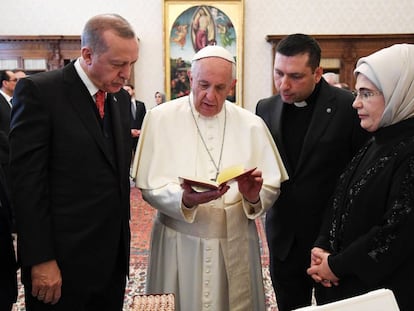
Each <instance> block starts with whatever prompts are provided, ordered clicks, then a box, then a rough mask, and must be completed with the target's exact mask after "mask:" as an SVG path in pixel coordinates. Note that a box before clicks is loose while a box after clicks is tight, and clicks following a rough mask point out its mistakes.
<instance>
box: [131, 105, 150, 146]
mask: <svg viewBox="0 0 414 311" xmlns="http://www.w3.org/2000/svg"><path fill="white" fill-rule="evenodd" d="M135 103H136V108H137V109H136V111H135V116H133V115H132V110H131V129H138V130H140V129H141V127H142V122H143V121H144V117H145V114H146V113H147V109H146V108H145V104H144V103H143V102H141V101H139V100H135ZM137 143H138V137H137V138H133V139H132V150H133V151H135V149H136V147H137Z"/></svg>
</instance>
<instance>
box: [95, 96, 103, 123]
mask: <svg viewBox="0 0 414 311" xmlns="http://www.w3.org/2000/svg"><path fill="white" fill-rule="evenodd" d="M95 100H96V107H98V111H99V115H100V116H101V118H103V117H104V107H105V92H104V91H102V90H98V92H96V97H95Z"/></svg>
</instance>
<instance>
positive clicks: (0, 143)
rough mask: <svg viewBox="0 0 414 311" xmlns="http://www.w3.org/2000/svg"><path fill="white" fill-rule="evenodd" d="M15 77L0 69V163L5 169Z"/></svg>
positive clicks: (7, 163)
mask: <svg viewBox="0 0 414 311" xmlns="http://www.w3.org/2000/svg"><path fill="white" fill-rule="evenodd" d="M16 82H17V78H16V77H15V76H14V73H13V71H11V70H2V71H0V163H1V165H2V166H3V168H4V169H5V170H6V171H7V167H8V166H9V142H8V135H9V130H10V114H11V99H12V97H13V92H14V88H15V87H16Z"/></svg>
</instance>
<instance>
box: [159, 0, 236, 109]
mask: <svg viewBox="0 0 414 311" xmlns="http://www.w3.org/2000/svg"><path fill="white" fill-rule="evenodd" d="M243 18H244V3H243V0H223V1H220V0H217V1H194V0H164V44H165V69H166V70H165V80H166V81H165V90H166V97H167V98H168V99H175V98H178V97H181V96H185V95H188V94H189V93H190V82H189V79H188V76H187V71H188V70H189V69H190V67H191V59H192V57H193V56H194V54H195V53H197V51H199V50H200V49H201V48H203V47H204V46H206V45H219V46H222V47H224V48H226V49H227V50H228V51H229V52H230V53H231V54H232V55H233V56H234V58H235V60H236V64H237V65H236V71H237V83H236V86H235V89H234V90H232V91H231V92H230V94H229V95H228V99H229V100H230V101H232V102H235V103H237V104H239V105H240V106H241V105H242V104H241V103H242V102H243V101H242V94H243Z"/></svg>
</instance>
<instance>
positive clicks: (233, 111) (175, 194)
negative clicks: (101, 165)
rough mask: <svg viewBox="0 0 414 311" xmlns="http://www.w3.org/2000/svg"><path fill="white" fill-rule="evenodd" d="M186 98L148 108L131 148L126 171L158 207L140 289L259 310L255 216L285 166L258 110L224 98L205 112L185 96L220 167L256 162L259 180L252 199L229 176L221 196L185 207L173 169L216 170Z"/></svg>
mask: <svg viewBox="0 0 414 311" xmlns="http://www.w3.org/2000/svg"><path fill="white" fill-rule="evenodd" d="M190 98H192V95H191V94H190V97H181V98H179V99H177V100H174V101H172V102H168V103H165V104H163V105H160V106H158V107H156V108H154V109H152V110H149V111H148V112H147V114H146V117H145V120H144V124H143V127H142V129H141V136H140V139H139V144H138V147H137V152H136V154H135V160H134V166H133V170H132V176H133V177H135V178H136V185H137V187H139V188H140V189H141V191H142V195H143V198H144V199H145V200H146V201H147V202H148V203H149V204H150V205H151V206H153V207H154V208H156V209H157V210H158V213H157V217H156V219H155V222H154V226H153V231H152V238H151V254H150V259H149V268H148V274H147V293H174V294H175V300H176V310H181V311H198V310H213V311H220V310H223V311H228V310H231V311H236V310H245V311H252V310H255V311H259V310H265V295H264V286H263V279H262V266H261V258H260V245H259V238H258V234H257V228H256V224H255V222H254V220H255V219H256V218H257V217H260V216H261V215H263V214H264V213H265V212H266V210H267V209H268V208H270V207H271V206H272V205H273V203H274V202H275V200H276V199H277V197H278V195H279V189H280V184H281V182H282V181H284V180H286V179H287V178H288V177H287V173H286V170H285V168H284V166H283V163H282V160H281V158H280V155H279V152H278V150H277V148H276V146H275V144H274V142H273V139H272V136H271V135H270V133H269V131H268V129H267V127H266V125H265V124H264V122H263V121H262V119H261V118H259V117H257V116H256V115H254V114H253V113H251V112H250V111H247V110H245V109H243V108H240V107H238V106H237V105H235V104H233V103H230V102H227V101H226V102H225V104H224V106H223V109H222V111H221V112H220V113H219V114H218V115H216V116H214V117H211V118H206V117H203V116H201V115H199V113H198V112H197V111H196V110H195V108H194V106H193V104H191V105H192V110H193V111H194V116H195V118H196V120H197V123H198V125H199V128H200V131H201V132H202V136H203V138H204V141H205V143H206V145H207V147H208V149H209V151H210V153H211V155H212V157H213V159H214V161H215V163H216V164H217V163H218V162H219V158H220V152H221V148H223V151H222V160H221V165H220V168H221V169H222V168H226V167H229V166H232V165H240V164H241V165H243V166H244V167H245V168H246V169H249V168H253V167H257V168H258V169H259V170H261V171H262V177H263V180H264V182H263V187H262V190H261V191H260V201H259V203H257V204H250V203H249V202H247V201H246V200H244V199H243V197H242V195H241V194H240V193H239V191H238V187H237V183H236V182H235V183H231V184H230V189H229V190H228V191H227V192H226V193H225V194H224V196H223V197H222V198H220V199H217V200H215V201H212V202H209V203H206V204H202V205H198V206H197V207H194V208H193V209H187V208H185V207H184V206H183V205H182V202H181V199H182V193H183V190H182V188H181V187H180V184H179V181H178V176H199V177H203V178H207V179H211V178H215V176H216V168H215V165H214V163H213V162H212V161H211V160H210V157H209V155H208V153H207V151H206V148H205V146H204V144H203V142H202V140H201V138H200V135H199V133H198V130H197V127H196V124H195V121H194V118H193V116H192V110H191V109H190ZM225 110H226V112H225ZM224 124H225V130H224V141H222V137H223V129H224Z"/></svg>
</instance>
